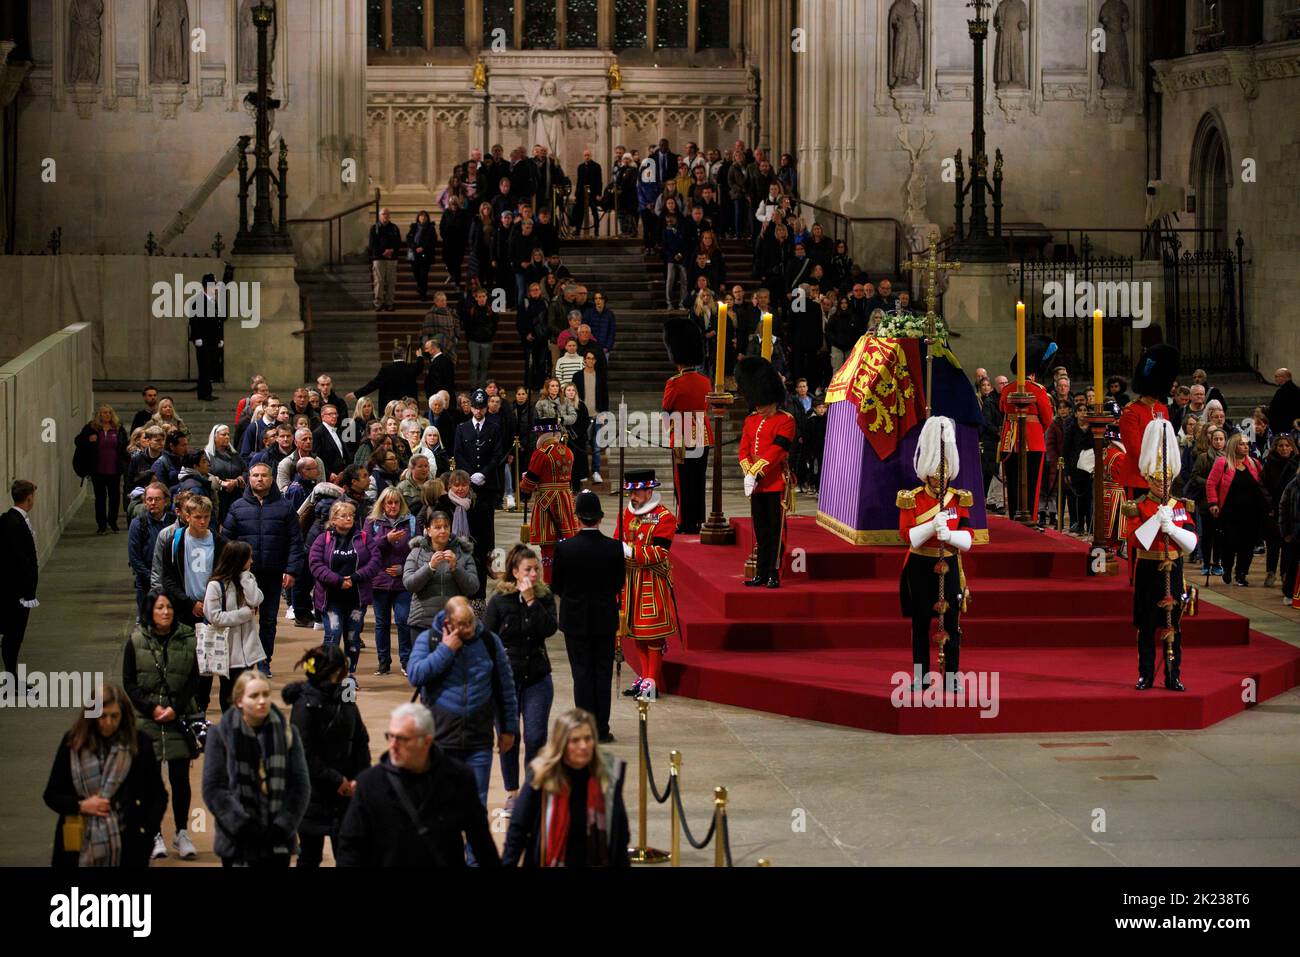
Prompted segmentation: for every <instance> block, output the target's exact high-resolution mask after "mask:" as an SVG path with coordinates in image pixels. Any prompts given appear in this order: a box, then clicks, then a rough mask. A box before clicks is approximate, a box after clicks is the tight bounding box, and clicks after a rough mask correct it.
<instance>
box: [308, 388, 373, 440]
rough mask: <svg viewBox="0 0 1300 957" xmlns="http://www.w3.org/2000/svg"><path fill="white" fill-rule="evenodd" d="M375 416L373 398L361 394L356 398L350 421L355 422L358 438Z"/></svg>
mask: <svg viewBox="0 0 1300 957" xmlns="http://www.w3.org/2000/svg"><path fill="white" fill-rule="evenodd" d="M317 414H319V413H317ZM377 418H378V416H377V415H375V400H374V399H372V398H370V396H368V395H363V396H362V397H361V398H359V399H357V404H356V407H355V408H354V409H353V410H352V421H353V422H355V423H356V435H357V437H358V438H360V437H361V436H363V435H365V434H366V428H367V427H368V426H369V425H370V422H371V421H372V420H373V419H377Z"/></svg>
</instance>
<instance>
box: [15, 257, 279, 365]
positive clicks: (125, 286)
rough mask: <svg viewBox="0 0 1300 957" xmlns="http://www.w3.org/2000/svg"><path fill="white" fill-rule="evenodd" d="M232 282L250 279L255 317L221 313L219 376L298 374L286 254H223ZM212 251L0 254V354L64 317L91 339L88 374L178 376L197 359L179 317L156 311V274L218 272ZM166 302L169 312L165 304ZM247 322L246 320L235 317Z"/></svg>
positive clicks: (192, 277) (196, 276) (47, 331)
mask: <svg viewBox="0 0 1300 957" xmlns="http://www.w3.org/2000/svg"><path fill="white" fill-rule="evenodd" d="M232 263H233V264H234V266H235V279H236V281H238V282H241V283H243V282H247V283H254V282H255V283H257V285H258V292H257V295H258V299H257V305H258V309H259V315H258V318H257V324H256V325H252V324H251V323H252V320H251V318H250V319H246V320H239V319H235V318H231V319H228V320H227V322H226V326H225V334H226V339H225V342H226V346H225V370H226V381H227V382H232V383H234V382H238V383H240V384H241V386H242V384H243V383H244V382H246V381H247V380H248V378H249V376H251V375H252V374H253V373H254V372H261V373H263V374H264V375H266V376H267V377H268V378H269V379H270V380H271V381H272V382H277V383H284V382H297V381H298V380H299V379H301V377H302V374H303V348H304V346H303V339H302V335H301V332H302V322H301V320H300V318H299V308H298V286H297V283H296V282H295V281H294V273H293V269H294V264H293V257H291V256H289V257H285V256H279V257H248V258H239V257H235V258H233V259H232ZM219 266H220V263H218V262H217V261H216V260H213V259H184V258H179V257H168V256H72V255H61V256H0V302H4V303H6V304H7V306H6V308H7V319H8V321H6V322H5V323H4V324H3V325H0V359H4V358H7V357H11V356H15V355H17V354H18V353H20V352H22V351H23V350H25V349H27V348H29V347H31V346H33V345H34V344H35V343H37V342H39V341H40V340H41V339H43V338H44V337H46V336H49V335H52V334H53V333H55V332H57V330H59V329H62V328H63V327H64V326H67V325H69V324H70V323H84V324H85V325H86V330H87V331H86V338H87V340H88V341H89V342H90V343H91V345H90V350H91V358H90V373H89V374H90V376H91V377H92V378H94V379H98V380H112V381H126V382H142V381H150V380H154V381H187V380H193V379H194V377H195V375H196V373H197V367H196V365H195V360H194V350H193V349H192V348H190V346H189V342H188V339H187V332H188V326H187V323H186V320H185V319H184V318H183V317H174V316H171V315H167V316H162V317H157V316H155V315H154V312H155V310H154V306H155V300H156V299H157V296H156V294H155V292H154V286H155V284H156V283H159V282H162V283H166V284H168V285H169V286H174V284H175V283H176V281H177V279H176V277H177V276H180V277H181V279H180V282H181V286H182V288H183V287H184V284H185V283H188V282H198V281H199V280H200V279H202V277H203V275H204V273H207V272H213V273H215V274H217V276H218V278H220V272H221V270H220V268H218V267H219ZM175 311H176V310H175V309H174V308H173V309H172V310H171V312H175ZM245 323H248V324H245Z"/></svg>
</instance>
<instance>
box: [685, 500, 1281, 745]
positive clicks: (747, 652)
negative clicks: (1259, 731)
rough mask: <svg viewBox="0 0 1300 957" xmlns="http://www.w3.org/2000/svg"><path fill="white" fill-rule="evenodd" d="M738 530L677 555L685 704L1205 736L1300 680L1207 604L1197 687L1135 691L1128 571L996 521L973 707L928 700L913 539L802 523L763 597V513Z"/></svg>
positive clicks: (1195, 665)
mask: <svg viewBox="0 0 1300 957" xmlns="http://www.w3.org/2000/svg"><path fill="white" fill-rule="evenodd" d="M733 524H734V525H735V526H736V529H737V539H738V541H737V544H736V545H735V546H733V547H731V548H724V547H715V546H704V545H701V544H700V543H699V539H698V538H694V537H691V538H686V537H679V538H678V539H677V541H676V542H675V543H674V545H673V551H672V554H673V581H674V584H675V586H676V594H677V606H678V612H679V614H680V616H681V621H682V631H683V634H682V638H683V643H682V644H677V643H676V642H674V644H673V646H672V648H671V649H670V651H669V655H668V657H667V659H666V660H665V682H666V685H667V687H666V689H665V690H666V691H667V692H668V693H670V694H681V695H686V696H688V697H693V698H700V699H703V700H707V701H716V702H719V703H722V704H730V705H738V706H740V707H745V708H754V709H756V710H759V711H771V712H775V713H777V714H787V715H791V716H794V717H799V718H809V719H812V720H815V721H827V722H831V723H833V724H843V725H849V726H852V727H858V728H868V729H871V730H874V731H887V732H891V733H894V734H957V733H961V734H969V733H1005V732H1018V731H1126V730H1149V729H1160V728H1204V727H1207V726H1208V725H1211V724H1213V723H1215V722H1216V721H1221V720H1223V719H1224V718H1226V717H1228V716H1229V715H1232V714H1236V713H1237V712H1239V711H1242V710H1245V708H1247V707H1248V706H1249V705H1247V704H1246V703H1244V702H1243V701H1242V696H1243V681H1244V680H1245V679H1247V678H1250V679H1253V680H1254V682H1255V687H1256V689H1257V690H1256V700H1257V701H1263V700H1265V699H1267V698H1270V697H1273V696H1274V695H1277V694H1280V693H1281V692H1283V691H1285V690H1287V689H1288V688H1291V687H1294V686H1295V685H1296V684H1300V649H1296V648H1293V647H1292V646H1290V645H1288V644H1286V643H1284V642H1281V641H1278V640H1276V639H1273V638H1269V637H1268V636H1266V635H1262V634H1260V633H1258V632H1253V631H1251V630H1250V622H1249V621H1248V620H1247V619H1245V618H1242V617H1240V616H1238V615H1234V614H1231V613H1229V612H1227V611H1224V610H1223V609H1221V608H1218V607H1216V606H1214V605H1212V604H1210V603H1209V602H1202V603H1201V606H1200V613H1199V614H1198V615H1197V616H1196V617H1195V618H1188V619H1185V620H1184V623H1183V629H1182V630H1183V671H1182V678H1183V683H1184V684H1185V685H1186V686H1187V689H1188V690H1187V691H1186V692H1183V693H1181V694H1179V693H1176V692H1170V691H1166V690H1164V688H1163V679H1162V674H1163V672H1158V675H1157V687H1156V688H1155V689H1153V690H1151V691H1146V692H1137V691H1135V690H1133V683H1134V682H1135V681H1136V680H1137V651H1136V636H1135V632H1134V629H1133V626H1132V624H1131V620H1132V618H1131V616H1132V594H1131V592H1130V590H1129V586H1128V578H1127V565H1125V566H1123V567H1122V569H1121V575H1119V576H1115V577H1100V578H1094V577H1089V576H1088V575H1087V574H1086V560H1087V553H1088V549H1087V546H1086V545H1085V544H1083V543H1081V542H1079V541H1077V540H1075V539H1072V538H1069V537H1067V536H1064V535H1058V534H1056V533H1055V532H1045V533H1042V532H1035V531H1031V530H1027V529H1025V528H1023V527H1022V526H1019V525H1016V524H1015V523H1013V522H1009V521H1007V520H1005V519H997V518H992V519H990V530H989V537H990V543H989V544H988V545H980V546H976V547H975V549H974V550H973V551H972V553H970V554H969V555H968V556H967V557H966V559H965V564H966V572H967V578H968V581H969V585H970V588H971V591H972V593H973V597H972V599H971V602H970V608H969V611H968V612H967V614H966V616H965V617H964V621H963V628H962V655H961V667H962V671H963V672H966V673H972V672H973V673H974V675H975V678H974V679H968V684H967V688H966V692H965V696H966V698H967V701H966V702H964V703H963V702H958V701H955V700H952V699H949V700H947V701H946V702H944V704H943V706H941V707H935V706H925V704H926V701H925V699H922V698H921V697H920V696H919V695H917V696H916V700H912V699H913V696H912V695H911V694H907V695H903V694H902V692H900V691H897V690H896V688H897V686H898V682H896V681H894V680H893V676H894V675H895V674H897V673H899V672H908V671H909V670H910V668H911V639H910V634H911V631H910V624H909V622H908V621H906V620H904V619H903V618H902V617H901V615H900V613H899V602H898V576H899V572H900V570H901V569H902V566H903V562H904V560H905V558H906V552H905V551H904V549H903V548H902V547H901V546H900V547H898V548H888V547H861V546H855V545H850V544H848V543H847V542H844V541H842V540H841V539H839V538H837V537H835V536H834V535H832V534H831V533H830V532H828V531H826V530H825V529H822V528H821V527H819V526H818V525H817V524H816V520H815V519H813V518H811V517H797V518H794V519H792V520H791V522H790V541H789V549H788V552H787V556H786V563H787V564H786V569H785V572H784V575H783V579H782V587H781V588H779V589H775V590H769V589H766V588H746V587H745V586H744V585H743V584H742V581H743V566H744V561H745V557H746V556H747V555H748V554H749V552H750V550H751V548H752V546H753V539H752V532H751V528H750V523H749V520H748V519H742V520H737V521H735V522H733ZM931 664H932V666H933V662H932V663H931ZM994 681H996V685H994V683H993V682H994ZM981 682H982V685H981V684H980V683H981ZM981 691H982V692H983V699H982V701H981V699H980V694H979V693H980V692H981ZM929 703H930V705H933V704H934V702H933V700H930V702H929Z"/></svg>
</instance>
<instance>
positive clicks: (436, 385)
mask: <svg viewBox="0 0 1300 957" xmlns="http://www.w3.org/2000/svg"><path fill="white" fill-rule="evenodd" d="M424 355H425V366H426V367H427V368H428V371H427V372H425V374H424V394H425V395H426V396H427V397H428V398H430V399H432V398H433V397H434V396H435V395H437V394H438V393H439V392H446V393H447V395H448V396H454V395H455V394H456V364H455V363H454V362H452V361H451V356H449V355H447V353H446V352H444V351H443V350H442V343H441V342H439V341H438V337H437V336H433V337H431V338H429V339H426V340H425V341H424ZM439 431H440V432H441V430H439Z"/></svg>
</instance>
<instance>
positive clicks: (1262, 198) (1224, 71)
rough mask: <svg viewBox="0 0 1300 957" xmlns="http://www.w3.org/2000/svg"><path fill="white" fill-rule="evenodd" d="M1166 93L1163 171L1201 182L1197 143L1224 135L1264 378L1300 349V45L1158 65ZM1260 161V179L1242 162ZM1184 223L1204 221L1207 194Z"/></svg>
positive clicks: (1230, 211) (1255, 356)
mask: <svg viewBox="0 0 1300 957" xmlns="http://www.w3.org/2000/svg"><path fill="white" fill-rule="evenodd" d="M1155 68H1156V71H1157V74H1158V76H1159V77H1160V83H1161V86H1162V88H1163V90H1164V105H1163V112H1162V127H1161V144H1162V166H1163V168H1162V171H1161V176H1162V178H1163V179H1164V180H1165V181H1166V182H1167V183H1171V184H1172V185H1174V186H1175V187H1179V188H1187V187H1191V188H1193V189H1197V188H1201V186H1202V183H1201V179H1202V178H1201V176H1200V167H1201V163H1200V158H1199V156H1198V153H1199V148H1200V146H1201V144H1203V143H1204V139H1205V137H1206V135H1207V133H1209V132H1210V131H1211V130H1214V131H1217V133H1218V134H1219V136H1221V137H1222V141H1223V144H1224V148H1225V153H1226V160H1227V164H1226V168H1227V177H1228V178H1227V183H1226V188H1227V197H1228V199H1227V223H1226V225H1227V236H1228V238H1229V240H1230V241H1231V240H1232V239H1233V238H1235V236H1236V233H1237V230H1241V233H1242V236H1243V237H1244V239H1245V241H1246V245H1245V255H1246V258H1247V259H1248V260H1251V262H1252V264H1251V266H1250V267H1249V268H1248V270H1247V279H1246V359H1247V361H1248V362H1250V363H1251V364H1253V365H1255V366H1256V367H1257V368H1258V369H1260V370H1262V371H1263V372H1264V373H1265V374H1266V375H1268V376H1270V377H1271V375H1272V372H1273V370H1274V369H1275V368H1277V367H1278V366H1285V365H1294V364H1295V361H1296V355H1297V354H1298V353H1300V308H1297V305H1296V303H1297V301H1300V187H1297V182H1298V178H1300V122H1298V121H1297V120H1296V109H1297V107H1296V103H1297V101H1300V42H1296V41H1292V42H1289V43H1276V44H1264V45H1261V46H1258V47H1253V48H1248V49H1244V50H1230V51H1220V52H1216V53H1206V54H1200V55H1198V56H1191V57H1183V58H1181V59H1178V60H1173V61H1166V62H1161V63H1157V64H1155ZM1246 161H1253V164H1252V165H1253V176H1254V181H1253V182H1251V181H1249V177H1248V175H1247V174H1248V169H1247V168H1243V163H1245V162H1246ZM1199 199H1200V200H1202V202H1200V205H1199V206H1198V210H1197V212H1196V213H1192V214H1190V215H1189V214H1186V213H1184V214H1183V215H1182V217H1181V225H1192V226H1195V225H1201V224H1203V223H1204V222H1205V215H1206V209H1205V207H1206V204H1205V203H1204V202H1203V199H1204V197H1199Z"/></svg>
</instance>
